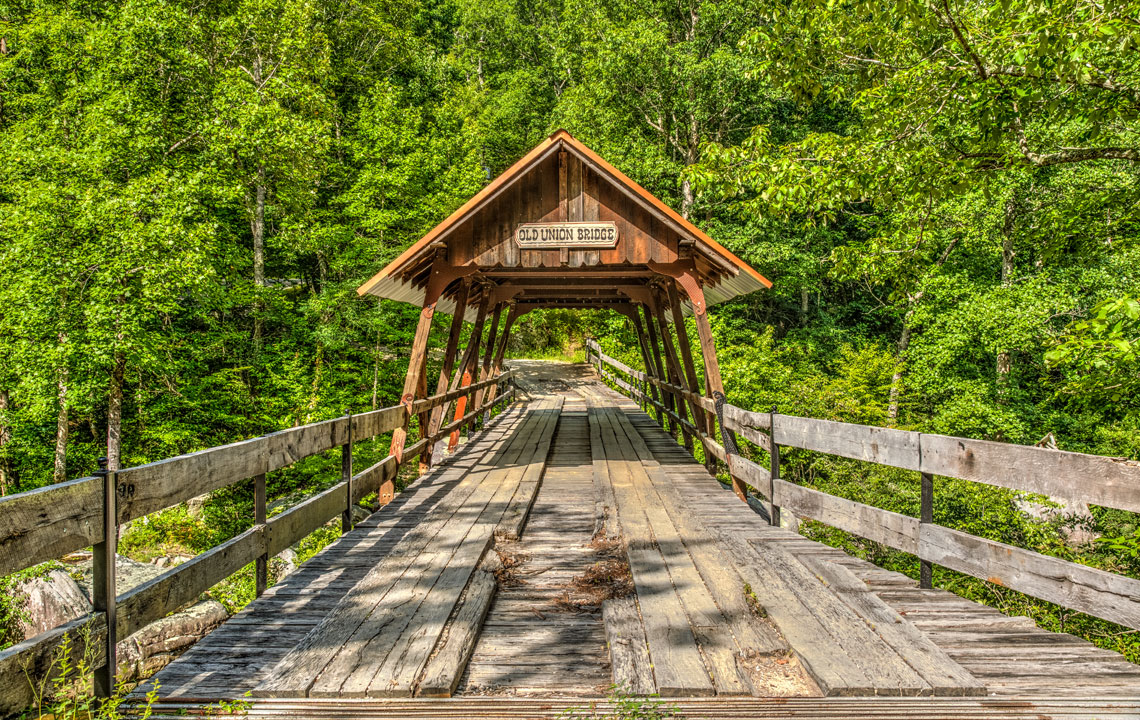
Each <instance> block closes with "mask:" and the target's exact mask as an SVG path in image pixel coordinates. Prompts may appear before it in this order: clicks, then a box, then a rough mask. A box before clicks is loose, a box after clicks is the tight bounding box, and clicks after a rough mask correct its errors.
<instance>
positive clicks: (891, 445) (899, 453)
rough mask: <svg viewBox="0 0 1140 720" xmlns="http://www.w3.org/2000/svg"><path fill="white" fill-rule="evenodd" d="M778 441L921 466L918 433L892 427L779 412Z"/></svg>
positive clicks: (906, 466) (775, 430) (913, 467)
mask: <svg viewBox="0 0 1140 720" xmlns="http://www.w3.org/2000/svg"><path fill="white" fill-rule="evenodd" d="M773 422H774V425H775V427H774V428H773V429H772V435H773V439H774V440H775V442H776V444H777V445H788V446H790V447H797V448H803V449H805V450H815V451H817V452H823V453H828V454H831V455H839V456H841V457H848V458H853V459H855V460H864V461H866V462H873V463H879V464H880V465H892V466H894V467H899V468H903V469H905V470H918V469H919V451H918V444H919V433H916V432H911V431H908V430H895V429H893V428H881V427H871V426H869V425H854V424H852V423H843V422H833V421H831V420H816V419H814V418H801V417H795V416H793V415H777V416H776V418H775V420H774V421H773Z"/></svg>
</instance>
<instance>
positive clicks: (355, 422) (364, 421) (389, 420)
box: [352, 405, 406, 442]
mask: <svg viewBox="0 0 1140 720" xmlns="http://www.w3.org/2000/svg"><path fill="white" fill-rule="evenodd" d="M405 412H406V410H405V409H404V406H403V405H396V406H394V407H388V408H381V409H379V410H373V411H371V412H366V413H360V414H359V415H353V416H352V440H353V442H360V441H361V440H367V439H369V438H373V437H376V436H377V435H383V434H384V433H388V432H392V431H393V430H395V429H396V428H398V427H400V426H401V425H402V424H403V423H404V413H405Z"/></svg>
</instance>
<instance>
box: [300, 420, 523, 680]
mask: <svg viewBox="0 0 1140 720" xmlns="http://www.w3.org/2000/svg"><path fill="white" fill-rule="evenodd" d="M531 424H532V425H533V424H534V423H531ZM512 444H513V445H518V444H519V443H518V441H512ZM474 475H476V477H477V479H476V482H477V483H478V487H476V488H475V490H474V492H472V493H471V495H470V496H469V497H468V498H467V500H466V501H465V502H464V504H463V505H462V506H460V507H457V508H456V509H455V511H454V513H452V514H451V516H450V517H449V518H448V522H447V523H446V525H445V526H444V527H443V528H442V529H441V531H440V532H439V533H438V534H437V535H436V536H435V537H434V538H433V539H432V541H431V543H430V544H429V545H428V546H426V547H425V548H424V549H423V552H422V553H421V554H420V555H419V556H418V557H416V558H414V560H413V561H412V563H411V564H410V565H409V567H408V568H407V571H406V572H405V573H404V574H403V575H402V576H401V577H400V578H399V579H397V581H396V582H395V583H394V584H393V586H392V588H391V590H390V591H389V592H388V593H387V594H386V595H385V596H384V598H383V599H382V600H381V601H380V602H379V603H378V604H377V605H376V606H375V608H374V609H373V611H372V612H371V614H370V615H369V617H368V618H366V619H365V620H364V622H363V623H361V624H360V626H359V627H358V628H357V630H356V631H355V632H354V633H353V634H352V636H351V637H350V638H349V642H348V644H347V645H348V646H347V647H346V648H345V649H343V650H341V651H340V652H338V653H337V654H336V655H335V656H334V657H333V659H332V660H331V661H330V662H329V664H328V665H327V666H326V667H325V668H324V669H323V670H322V671H321V675H320V676H319V677H318V678H317V679H316V681H315V682H314V683H313V686H312V689H311V690H310V692H309V694H310V696H311V697H330V696H346V697H366V696H367V697H385V696H389V695H391V694H397V695H398V696H406V695H410V693H411V686H412V684H413V683H414V681H415V677H414V676H412V677H409V678H408V679H407V689H406V690H404V689H403V688H394V687H393V686H392V685H391V682H390V681H391V679H392V678H393V674H394V673H395V670H396V666H397V665H398V664H399V661H400V659H401V657H402V655H403V653H404V652H405V650H406V649H407V648H408V646H409V645H410V644H411V643H413V642H414V641H415V639H416V637H417V636H418V631H419V628H417V627H416V625H417V623H416V622H415V620H417V619H419V618H420V616H419V615H418V612H419V611H420V608H422V607H424V606H425V605H426V603H427V602H428V597H429V596H430V595H431V594H432V592H433V590H434V589H435V586H436V585H437V583H438V582H439V581H440V579H441V578H442V576H443V575H445V574H449V568H450V569H451V572H450V574H451V575H452V576H455V575H457V574H458V575H460V576H461V577H462V584H458V583H452V584H451V585H448V586H446V587H444V588H443V590H444V592H443V593H442V595H443V599H441V600H437V603H435V604H440V605H446V606H447V607H446V612H444V613H437V614H441V615H442V618H439V619H438V628H439V630H442V625H443V623H444V622H445V621H446V618H447V615H448V614H450V612H451V609H452V607H454V603H455V600H456V599H457V598H458V595H459V593H460V592H461V591H462V589H463V586H464V585H466V583H467V578H468V577H470V573H471V572H472V571H473V570H474V567H475V565H477V564H478V562H479V559H480V558H481V557H482V554H483V552H484V551H485V550H486V548H487V543H488V542H489V541H490V537H491V529H490V528H489V527H488V528H483V527H482V524H481V523H480V520H481V519H482V518H483V516H484V513H486V512H488V508H489V507H491V506H495V505H496V500H498V501H499V502H498V509H499V512H501V508H502V504H503V503H504V502H505V500H506V498H507V497H509V494H507V493H505V492H503V491H504V489H505V488H504V485H505V483H504V482H503V481H502V474H501V473H499V472H497V468H491V469H490V470H489V471H488V472H485V473H475V474H474ZM492 512H493V510H492ZM473 548H474V549H477V550H478V556H477V557H475V559H474V560H472V561H470V562H467V563H462V562H461V563H457V564H456V565H454V566H453V565H452V560H453V559H454V556H455V555H457V554H459V555H461V556H463V557H466V555H464V553H465V552H467V551H469V550H471V549H473ZM456 586H457V587H456ZM452 593H453V594H452ZM447 598H450V600H448V599H447ZM433 609H434V610H437V611H438V609H439V608H433ZM428 614H429V615H431V609H429V612H428ZM433 622H435V620H433V619H431V618H427V619H425V622H424V624H425V625H428V626H430V625H431V624H432V623H433ZM437 637H438V630H437V632H436V635H435V637H432V638H430V642H425V643H424V644H425V645H426V648H424V649H423V658H424V660H426V656H427V653H428V652H430V650H431V647H432V645H433V644H434V642H435V640H436V638H437Z"/></svg>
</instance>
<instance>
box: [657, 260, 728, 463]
mask: <svg viewBox="0 0 1140 720" xmlns="http://www.w3.org/2000/svg"><path fill="white" fill-rule="evenodd" d="M665 287H666V290H667V291H668V293H669V307H670V309H671V310H672V311H673V327H674V329H675V330H676V331H677V345H678V346H680V349H681V361H682V363H683V364H684V366H685V378H686V379H687V380H688V389H689V392H692V393H695V394H697V395H700V394H701V386H700V383H699V382H698V380H697V368H696V364H695V363H694V362H693V349H692V346H691V344H690V342H689V328H688V327H687V326H686V325H685V315H684V313H682V312H681V296H680V293H678V292H677V284H676V282H669V283H666V285H665ZM693 420H694V421H695V424H696V426H697V427H698V428H699V429H700V430H701V432H703V433H705V434H706V435H708V437H709V439H710V440H715V439H716V438H715V435H714V434H715V433H716V420H715V419H714V416H713V414H712V413H710V412H708V411H702V410H701V408H699V407H697V406H696V405H695V404H694V406H693ZM722 434H723V430H722ZM705 467H706V468H707V469H708V471H709V473H710V474H713V475H715V474H716V458H714V457H713V456H712V455H710V454H708V453H705Z"/></svg>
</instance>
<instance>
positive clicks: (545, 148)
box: [357, 130, 772, 313]
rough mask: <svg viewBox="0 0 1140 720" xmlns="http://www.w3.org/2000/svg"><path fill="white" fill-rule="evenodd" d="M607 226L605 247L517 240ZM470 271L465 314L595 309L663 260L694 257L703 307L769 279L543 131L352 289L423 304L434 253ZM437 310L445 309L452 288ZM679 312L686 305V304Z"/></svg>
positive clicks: (650, 276) (655, 271)
mask: <svg viewBox="0 0 1140 720" xmlns="http://www.w3.org/2000/svg"><path fill="white" fill-rule="evenodd" d="M566 222H582V223H590V222H594V223H612V224H613V226H614V227H615V228H616V231H617V240H616V244H615V245H614V246H613V247H582V246H570V247H557V246H553V247H543V248H541V249H529V248H521V247H519V245H518V244H517V241H516V239H515V234H516V231H517V228H518V226H519V225H521V224H524V223H544V224H548V223H566ZM441 261H443V262H446V264H447V265H449V266H451V267H454V268H462V269H463V270H462V271H461V274H463V275H474V276H475V279H476V286H477V287H478V288H479V290H478V292H472V293H471V294H470V297H469V309H468V313H473V312H474V309H473V308H474V307H475V306H477V304H478V303H479V302H480V301H481V300H482V299H483V298H484V297H485V295H484V293H493V294H494V295H493V297H494V298H495V300H496V301H507V300H514V301H515V302H518V303H520V304H532V305H534V306H565V307H603V306H607V305H613V304H617V303H626V302H630V301H634V302H637V301H638V297H640V296H641V293H642V292H644V288H646V287H647V285H648V284H649V283H652V282H655V281H656V280H658V279H660V278H661V277H662V266H668V265H670V264H675V263H678V262H680V263H690V262H691V265H692V267H693V269H694V271H695V275H696V276H697V278H698V280H699V281H700V283H701V285H702V286H703V288H704V294H705V301H706V303H707V304H708V305H713V304H716V303H719V302H724V301H725V300H729V299H731V298H734V297H737V296H738V295H744V294H747V293H750V292H753V291H756V290H760V289H763V288H766V287H771V285H772V283H771V282H770V281H769V280H768V279H767V278H765V277H764V276H762V275H761V274H760V273H758V272H756V270H754V269H752V268H751V267H750V266H749V265H748V264H747V263H745V262H744V261H743V260H741V259H740V258H739V257H737V256H736V255H734V254H733V253H732V252H730V251H729V250H727V249H726V248H725V247H723V246H722V245H720V244H719V243H717V242H716V241H715V240H713V239H712V238H710V237H709V236H708V235H707V234H706V233H705V232H703V231H702V230H701V229H700V228H698V227H697V226H696V225H694V224H693V223H691V222H689V221H688V220H686V219H685V218H683V217H681V215H680V214H679V213H677V212H676V211H675V210H673V209H672V208H670V207H669V206H668V205H666V204H665V203H663V202H662V201H661V200H659V199H658V198H656V197H654V196H653V195H652V194H651V193H650V192H649V191H648V190H646V189H645V188H643V187H641V186H640V185H638V184H637V183H636V182H634V181H633V180H631V179H630V178H628V177H627V176H626V175H624V174H623V173H622V172H621V171H619V170H618V169H617V168H615V167H614V166H613V165H611V164H610V163H608V162H606V161H605V160H604V159H603V158H601V157H600V156H599V155H597V154H596V153H595V152H594V151H592V150H591V149H590V148H588V147H586V146H585V145H584V144H583V143H582V142H581V141H579V140H578V139H577V138H575V137H574V136H572V135H571V134H570V133H569V132H567V131H565V130H559V131H557V132H555V133H554V134H552V135H551V136H550V137H548V138H546V139H545V140H543V141H542V142H541V143H539V145H538V146H536V147H535V148H534V149H533V150H531V151H530V152H529V153H527V154H526V155H525V156H524V157H523V158H521V159H520V160H519V161H518V162H516V163H515V164H514V165H512V166H511V167H510V168H508V169H507V170H506V171H505V172H503V174H501V175H500V176H499V177H497V178H495V180H494V181H492V182H491V183H490V184H488V185H487V186H486V187H485V188H483V189H482V190H481V191H480V192H478V193H477V194H476V195H475V196H474V197H472V198H471V199H470V200H468V201H467V202H466V203H464V204H463V206H462V207H460V208H459V209H458V210H456V211H455V212H453V213H452V214H451V215H450V216H449V217H448V218H447V219H446V220H444V221H443V222H441V223H440V224H439V225H437V226H435V227H434V228H433V229H432V230H431V231H430V232H429V233H427V234H426V235H424V236H423V237H422V238H421V239H420V240H419V241H417V242H416V243H415V244H414V245H412V246H411V247H409V248H408V249H407V250H405V251H404V252H403V253H402V254H401V255H400V256H399V257H397V258H396V259H395V260H393V261H392V262H390V263H389V264H388V265H387V266H385V267H384V269H382V270H381V271H380V272H378V273H377V274H376V275H375V276H374V277H372V279H370V280H369V281H368V282H366V283H364V284H363V285H361V286H360V288H358V289H357V293H358V294H360V295H376V296H379V297H384V298H389V299H391V300H399V301H402V302H408V303H413V304H416V305H419V304H421V303H422V302H423V299H424V295H425V287H426V285H427V281H428V278H429V277H430V275H431V273H432V268H433V267H436V268H438V267H439V266H438V264H437V263H439V262H441ZM438 309H439V310H441V311H443V312H447V313H453V312H454V310H455V306H454V293H445V294H444V296H443V297H442V298H441V300H440V302H439V305H438ZM685 310H686V312H691V307H689V306H688V304H687V303H686V307H685Z"/></svg>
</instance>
